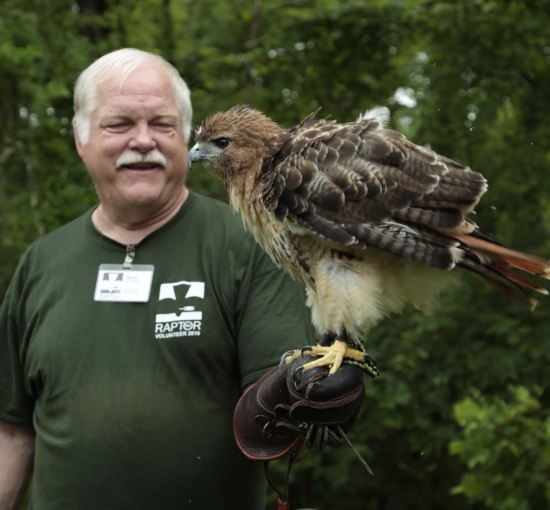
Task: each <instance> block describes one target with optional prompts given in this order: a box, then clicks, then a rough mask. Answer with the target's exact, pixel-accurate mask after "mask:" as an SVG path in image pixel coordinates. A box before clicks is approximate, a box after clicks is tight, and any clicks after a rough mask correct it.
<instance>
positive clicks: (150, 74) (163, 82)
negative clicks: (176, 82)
mask: <svg viewBox="0 0 550 510" xmlns="http://www.w3.org/2000/svg"><path fill="white" fill-rule="evenodd" d="M96 97H97V103H96V104H97V106H98V107H99V109H102V108H101V107H102V106H103V107H106V106H107V107H108V105H113V106H114V107H115V109H120V108H121V107H123V108H124V109H126V108H127V107H133V106H139V105H140V104H143V105H147V106H148V105H150V106H151V107H154V106H155V105H156V104H159V105H160V104H161V103H162V104H164V105H165V109H170V108H171V107H172V106H173V107H174V108H176V94H175V91H174V87H173V84H172V81H171V80H170V78H169V77H168V75H167V74H166V72H165V71H164V70H163V69H161V68H158V67H152V68H137V69H134V70H133V71H132V72H131V73H129V74H127V75H124V76H120V75H117V76H115V77H114V78H112V79H110V80H108V81H106V82H102V83H99V84H98V86H97V96H96Z"/></svg>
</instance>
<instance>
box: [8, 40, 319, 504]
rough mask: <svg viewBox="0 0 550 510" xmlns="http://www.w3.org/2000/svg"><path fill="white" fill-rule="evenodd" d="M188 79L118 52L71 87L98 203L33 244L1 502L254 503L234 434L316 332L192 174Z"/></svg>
mask: <svg viewBox="0 0 550 510" xmlns="http://www.w3.org/2000/svg"><path fill="white" fill-rule="evenodd" d="M190 119H191V105H190V101H189V91H188V88H187V86H186V85H185V83H184V82H183V80H182V79H181V78H180V76H179V75H178V73H177V71H176V70H175V69H174V68H173V67H172V66H171V65H170V64H168V63H167V62H166V61H164V60H163V59H161V58H159V57H156V56H154V55H151V54H148V53H144V52H141V51H138V50H132V49H124V50H119V51H117V52H113V53H110V54H108V55H106V56H104V57H102V58H101V59H99V60H98V61H96V62H95V63H94V64H92V65H91V66H90V67H89V68H88V69H87V70H86V71H84V73H83V74H82V75H81V77H80V78H79V80H78V82H77V85H76V88H75V118H74V121H73V124H74V127H75V141H76V147H77V150H78V153H79V155H80V156H81V158H82V160H83V161H84V163H85V165H86V168H87V169H88V171H89V173H90V175H91V177H92V179H93V182H94V184H95V187H96V189H97V194H98V197H99V205H98V206H97V207H96V208H94V209H93V210H92V211H89V212H88V213H86V214H84V215H83V216H82V217H80V218H78V219H76V220H75V221H73V222H72V223H70V224H68V225H65V226H64V227H62V228H60V229H58V230H57V231H54V232H52V233H50V234H48V235H46V236H44V237H42V238H41V239H39V240H38V241H36V242H35V243H34V244H33V245H32V246H31V247H30V248H29V250H28V251H27V252H26V254H25V255H24V257H23V259H22V261H21V263H20V266H19V268H18V270H17V272H16V274H15V276H14V278H13V281H12V283H11V285H10V288H9V290H8V292H7V294H6V298H5V302H4V306H3V308H2V313H1V316H0V457H1V458H0V509H2V510H5V509H11V508H17V507H18V504H19V502H20V501H21V498H22V496H23V495H24V492H25V490H26V487H27V484H28V481H29V478H30V476H31V471H32V469H33V463H34V477H33V486H32V496H31V508H35V509H37V510H38V509H46V510H49V509H56V510H58V509H63V510H71V509H78V510H83V509H88V508H89V509H99V508H101V509H102V510H105V509H115V508H117V509H130V508H132V509H137V508H143V509H171V508H178V509H180V508H187V507H189V508H204V509H206V508H208V509H213V508H216V509H220V508H239V509H259V508H263V505H264V494H265V483H264V480H263V474H262V471H261V464H259V463H254V462H251V461H249V460H247V459H246V458H245V457H244V456H243V455H241V453H240V452H239V451H238V449H237V447H236V445H235V443H234V440H233V436H232V430H231V425H232V415H233V410H234V408H235V405H236V403H237V400H238V399H239V396H240V394H241V391H242V388H243V387H245V386H246V385H248V384H250V383H252V382H253V381H255V380H256V379H258V378H259V377H260V376H261V375H262V374H263V373H264V372H266V371H267V370H268V369H269V368H270V367H272V366H274V365H275V364H276V363H277V362H278V359H279V357H280V355H281V354H282V353H283V352H284V351H285V350H287V349H288V348H291V347H296V346H297V345H304V344H307V343H309V341H308V340H309V335H310V326H309V319H308V313H307V311H306V310H305V309H304V305H303V303H304V301H305V299H304V296H303V293H302V291H301V290H300V286H298V285H297V284H295V283H294V282H291V281H289V280H288V279H287V277H285V276H284V275H283V273H282V272H280V271H278V270H277V269H276V268H275V267H274V266H273V265H272V263H271V262H270V261H269V260H268V259H267V257H266V255H265V254H264V253H263V252H262V251H261V250H260V249H259V248H258V247H257V245H256V244H255V243H254V241H253V240H252V239H251V237H250V236H249V235H248V234H245V233H244V232H243V230H242V226H241V225H240V220H239V219H238V218H237V217H235V216H233V215H231V214H230V213H229V210H228V208H227V207H226V206H224V205H223V204H220V203H218V202H215V201H212V200H209V199H207V198H205V197H201V196H199V195H197V194H195V193H192V192H190V191H189V190H188V189H187V188H186V186H185V177H186V172H187V168H186V155H187V142H188V140H189V133H190Z"/></svg>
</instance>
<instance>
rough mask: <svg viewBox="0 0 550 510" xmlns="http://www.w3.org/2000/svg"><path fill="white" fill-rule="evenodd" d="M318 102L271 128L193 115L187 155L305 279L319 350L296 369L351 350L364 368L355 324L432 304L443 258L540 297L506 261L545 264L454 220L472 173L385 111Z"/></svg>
mask: <svg viewBox="0 0 550 510" xmlns="http://www.w3.org/2000/svg"><path fill="white" fill-rule="evenodd" d="M317 112H318V110H317ZM317 112H314V113H312V114H310V115H308V116H307V117H306V118H305V119H304V120H303V121H302V122H300V123H299V124H298V125H296V126H294V127H292V128H290V129H283V128H281V127H280V126H279V125H277V124H276V123H275V122H273V121H272V120H271V119H269V118H268V117H266V116H265V115H263V114H262V113H261V112H259V111H257V110H254V109H252V108H250V107H248V106H246V105H239V106H235V107H233V108H231V109H230V110H229V111H227V112H223V113H217V114H215V115H213V116H211V117H208V118H207V119H206V120H204V121H203V122H202V124H201V125H200V126H199V127H198V129H197V130H196V136H195V138H196V145H195V146H194V147H193V148H192V149H191V150H190V152H189V155H188V163H189V166H191V164H192V163H194V162H198V161H200V162H202V164H203V166H204V168H205V169H206V170H207V171H208V172H210V173H211V174H213V175H214V176H216V177H218V178H220V179H221V180H222V181H223V182H224V184H225V187H226V189H227V192H228V194H229V202H230V205H231V207H232V208H233V210H234V211H240V213H241V214H242V217H243V219H244V223H245V225H246V226H247V227H248V229H249V230H250V231H251V232H252V233H253V234H254V236H255V238H256V240H257V241H258V243H260V245H261V246H262V247H263V248H264V250H265V251H266V252H267V253H268V254H269V255H270V256H271V258H272V259H273V260H274V261H275V263H276V264H277V265H278V266H279V267H281V268H282V269H284V270H285V271H286V272H287V273H289V274H290V275H291V276H293V277H294V278H295V279H297V280H299V281H300V282H302V283H303V284H304V285H305V287H306V291H307V304H308V306H309V307H310V309H311V315H312V322H313V324H314V326H315V328H316V330H317V332H318V333H319V335H320V340H319V343H318V345H317V346H315V347H314V348H313V350H312V354H314V355H317V356H321V357H320V358H319V359H316V360H315V361H313V362H310V363H308V364H306V365H305V366H304V370H307V369H309V368H313V367H314V366H324V365H332V368H331V372H332V373H334V372H335V371H336V370H338V368H339V366H340V364H341V363H342V361H343V359H344V358H351V359H352V360H356V361H357V362H359V363H361V364H362V365H363V367H364V368H365V369H366V370H367V372H369V373H370V375H372V376H376V375H377V374H378V372H377V370H376V366H375V364H374V360H373V358H372V357H370V356H369V355H368V354H366V353H365V352H364V349H363V345H362V337H363V334H364V332H365V331H367V330H368V329H369V328H371V327H372V326H373V325H374V324H376V322H377V321H379V320H380V319H381V318H382V317H383V316H384V315H387V314H388V313H390V312H396V311H399V310H400V309H401V308H402V307H403V306H404V305H405V304H406V303H412V305H414V306H415V307H416V308H418V309H420V310H421V311H424V312H428V313H429V312H432V311H433V310H434V308H435V306H436V304H437V298H438V296H439V294H440V292H441V291H442V290H444V289H445V288H446V287H448V286H450V285H451V284H452V283H453V281H454V280H455V279H456V273H457V272H456V271H452V270H453V269H455V268H462V269H466V270H469V271H471V272H473V273H475V274H477V275H479V276H480V277H481V278H482V279H483V280H485V281H486V282H487V283H488V284H490V285H492V286H493V287H495V288H496V289H497V290H499V291H501V292H503V293H504V294H506V295H508V296H510V297H513V298H516V299H520V300H524V301H526V302H527V303H528V304H529V305H530V306H531V307H532V308H533V307H534V306H535V305H536V300H535V299H534V298H533V297H532V296H531V295H530V293H529V291H526V290H525V289H524V287H527V288H530V289H534V290H536V291H538V292H541V293H542V294H548V292H547V291H546V290H545V289H544V288H541V287H539V286H537V285H535V284H533V283H532V282H530V281H529V280H527V279H526V278H524V277H523V276H521V275H519V274H517V273H515V272H513V271H512V268H518V269H521V270H523V271H526V272H527V273H531V274H535V275H539V276H542V277H544V278H550V273H549V271H550V265H549V263H548V261H547V260H545V259H542V258H539V257H534V256H531V255H527V254H524V253H520V252H518V251H514V250H511V249H509V248H507V247H505V246H503V245H501V244H498V243H496V242H494V241H492V240H491V239H490V238H488V237H487V236H484V235H483V234H481V233H480V232H479V231H478V230H477V226H476V224H475V223H474V222H473V221H472V220H471V219H469V218H468V217H467V216H466V215H467V214H468V213H469V212H471V211H472V210H473V208H474V206H475V205H476V204H477V203H478V201H479V199H480V197H481V196H482V195H483V193H484V192H485V191H486V189H487V182H486V180H485V178H484V177H483V176H482V175H481V174H480V173H477V172H474V171H472V170H471V169H470V168H469V167H467V166H463V165H461V164H459V163H457V162H455V161H453V160H451V159H449V158H446V157H444V156H441V155H439V154H437V153H435V152H434V151H432V150H430V149H428V148H425V147H422V146H419V145H415V144H414V143H412V142H410V141H409V140H408V139H407V138H405V136H403V135H402V134H400V133H398V132H396V131H393V130H390V129H386V128H385V127H384V125H385V123H386V122H387V119H388V117H389V112H388V110H387V109H386V108H375V109H374V110H371V111H370V112H367V113H366V114H365V115H364V116H362V117H360V119H359V120H358V121H357V122H348V123H343V124H336V122H335V121H331V120H323V119H316V118H315V115H316V113H317ZM299 353H300V351H295V354H294V356H296V355H298V354H299Z"/></svg>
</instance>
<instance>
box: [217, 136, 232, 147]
mask: <svg viewBox="0 0 550 510" xmlns="http://www.w3.org/2000/svg"><path fill="white" fill-rule="evenodd" d="M214 143H215V144H216V147H218V149H225V148H227V146H228V145H229V138H225V137H221V138H217V139H216V140H214Z"/></svg>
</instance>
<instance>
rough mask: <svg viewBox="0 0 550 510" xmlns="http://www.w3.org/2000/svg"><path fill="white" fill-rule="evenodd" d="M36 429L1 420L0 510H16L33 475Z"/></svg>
mask: <svg viewBox="0 0 550 510" xmlns="http://www.w3.org/2000/svg"><path fill="white" fill-rule="evenodd" d="M33 459H34V431H33V430H30V429H26V428H23V427H17V426H16V425H12V424H11V423H7V422H5V421H2V420H0V510H17V509H18V508H19V506H20V505H21V502H22V501H23V497H24V496H25V491H26V490H27V487H28V485H29V481H30V479H31V475H32V466H33Z"/></svg>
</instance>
